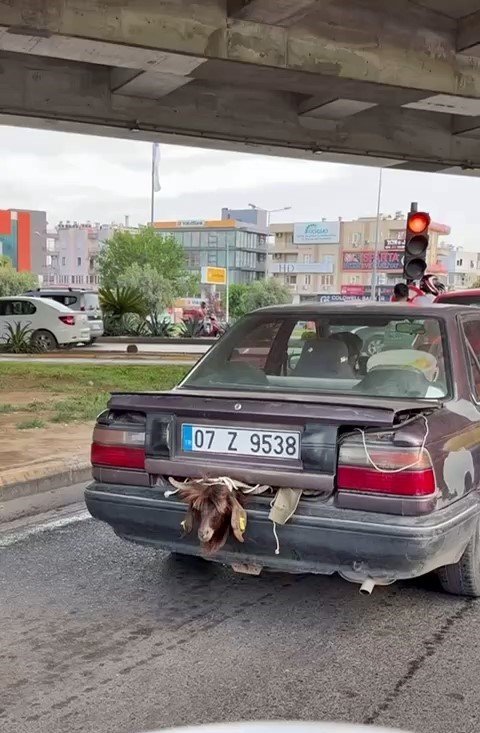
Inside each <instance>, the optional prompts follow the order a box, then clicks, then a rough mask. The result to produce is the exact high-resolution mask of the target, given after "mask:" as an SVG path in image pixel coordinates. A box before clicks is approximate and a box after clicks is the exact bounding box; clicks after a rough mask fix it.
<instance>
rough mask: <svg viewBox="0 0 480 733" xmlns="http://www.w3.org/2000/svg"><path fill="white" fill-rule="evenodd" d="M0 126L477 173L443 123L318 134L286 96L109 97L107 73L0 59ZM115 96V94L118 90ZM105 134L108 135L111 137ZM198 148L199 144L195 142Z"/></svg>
mask: <svg viewBox="0 0 480 733" xmlns="http://www.w3.org/2000/svg"><path fill="white" fill-rule="evenodd" d="M0 68H1V71H2V73H1V74H0V115H1V117H0V119H3V120H9V121H10V123H11V124H15V123H17V124H24V121H25V120H28V124H29V125H30V126H35V125H38V126H42V127H45V126H47V127H50V128H52V129H69V130H77V131H82V132H84V131H86V130H87V131H88V130H92V131H95V132H97V131H99V130H102V129H105V130H107V131H108V132H107V134H115V135H117V136H126V137H129V136H131V134H132V131H133V130H135V139H146V140H151V139H154V140H159V141H162V140H164V141H169V142H171V141H172V140H175V141H176V142H177V143H185V142H186V143H188V142H189V141H190V142H191V144H195V145H198V144H199V141H200V143H201V144H205V145H207V146H213V147H227V146H228V147H229V149H237V150H249V151H255V150H256V151H257V152H266V151H272V152H277V153H278V154H279V155H285V154H290V155H294V156H297V157H312V158H317V159H321V160H326V161H329V160H333V161H342V162H350V163H351V162H356V161H358V160H361V161H362V163H363V164H366V163H368V162H369V161H370V162H371V163H372V164H378V163H379V161H381V164H382V165H383V164H385V165H395V164H396V163H398V164H401V163H403V162H408V163H412V164H415V165H419V164H430V165H432V164H435V163H439V162H440V163H441V164H442V165H443V166H444V167H449V168H455V167H460V168H465V167H468V168H472V167H478V168H480V148H479V146H478V142H477V140H472V139H469V138H467V137H462V136H452V134H451V123H450V119H449V118H448V117H447V116H446V115H438V114H430V113H425V112H417V111H414V110H406V109H386V108H383V109H382V108H380V107H375V108H372V109H369V110H366V111H364V112H362V113H361V114H359V115H356V116H354V117H353V118H347V119H344V120H340V121H338V122H332V121H331V120H329V121H328V125H327V126H326V129H312V128H309V127H306V126H305V125H303V124H301V121H300V120H299V116H298V111H297V108H298V104H297V98H296V97H295V95H292V94H285V93H278V92H267V91H265V90H253V89H238V88H236V87H234V86H233V85H231V84H229V85H225V86H218V87H216V88H215V94H214V95H212V87H211V85H209V84H208V83H203V82H200V81H195V82H193V83H191V84H189V85H187V86H185V87H182V88H180V89H177V90H176V91H174V92H172V93H171V94H170V95H169V96H168V99H166V100H163V99H159V100H157V99H145V98H134V99H132V97H130V96H127V95H122V94H121V93H115V94H113V93H112V92H111V75H110V70H109V69H108V68H104V67H99V66H93V65H86V64H79V63H72V62H58V61H52V60H51V59H45V58H39V57H33V56H25V57H22V56H19V55H17V54H10V55H9V54H3V55H2V56H1V57H0ZM120 91H121V90H120ZM112 131H113V133H112ZM201 141H203V142H201Z"/></svg>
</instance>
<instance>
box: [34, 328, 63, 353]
mask: <svg viewBox="0 0 480 733" xmlns="http://www.w3.org/2000/svg"><path fill="white" fill-rule="evenodd" d="M32 345H33V346H34V348H35V349H38V350H39V351H53V350H54V349H56V348H57V347H58V343H57V339H56V338H55V336H54V335H53V333H50V331H42V330H40V331H35V333H34V334H33V335H32Z"/></svg>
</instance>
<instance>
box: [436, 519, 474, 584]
mask: <svg viewBox="0 0 480 733" xmlns="http://www.w3.org/2000/svg"><path fill="white" fill-rule="evenodd" d="M437 575H438V578H439V580H440V585H441V586H442V588H443V590H444V591H445V592H446V593H450V594H451V595H455V596H466V597H468V598H480V520H477V523H476V527H475V531H474V533H473V535H472V537H471V539H470V542H469V543H468V545H467V547H466V548H465V552H464V553H463V555H462V557H461V558H460V560H459V561H458V562H456V563H454V564H453V565H445V567H443V568H440V569H439V570H437Z"/></svg>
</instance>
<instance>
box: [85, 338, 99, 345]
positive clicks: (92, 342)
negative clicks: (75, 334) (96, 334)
mask: <svg viewBox="0 0 480 733" xmlns="http://www.w3.org/2000/svg"><path fill="white" fill-rule="evenodd" d="M96 340H97V339H96V338H93V339H90V341H87V346H93V344H94V343H95V341H96Z"/></svg>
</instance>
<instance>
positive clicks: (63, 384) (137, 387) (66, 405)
mask: <svg viewBox="0 0 480 733" xmlns="http://www.w3.org/2000/svg"><path fill="white" fill-rule="evenodd" d="M184 373H185V368H183V367H175V366H167V365H160V366H158V365H145V366H138V367H137V366H131V365H125V366H97V365H72V366H70V365H68V366H64V365H58V366H57V365H55V366H54V365H44V364H43V365H42V364H28V363H25V364H20V363H2V364H0V435H1V436H2V437H1V439H0V473H1V472H2V471H3V472H5V473H4V475H6V472H7V471H9V469H15V468H16V467H20V466H21V467H25V466H28V467H30V465H31V464H37V463H40V462H43V463H45V462H50V461H52V462H53V461H55V460H57V461H58V460H61V459H63V458H67V459H68V461H69V462H73V463H75V461H76V459H77V457H79V458H80V457H81V458H83V459H85V457H86V456H88V453H89V450H90V442H91V437H92V430H93V425H94V422H95V419H96V416H97V415H98V414H99V413H100V412H102V410H104V409H105V407H106V406H107V402H108V399H109V395H110V392H112V391H116V390H120V391H135V392H139V391H144V390H147V391H148V390H152V389H155V390H157V389H158V390H161V389H165V388H167V389H170V388H171V387H172V386H173V385H174V384H176V383H178V381H179V379H180V378H181V377H182V376H183V374H184Z"/></svg>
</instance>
